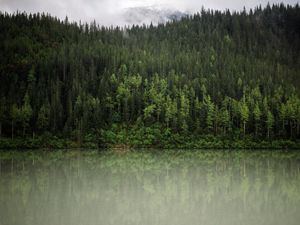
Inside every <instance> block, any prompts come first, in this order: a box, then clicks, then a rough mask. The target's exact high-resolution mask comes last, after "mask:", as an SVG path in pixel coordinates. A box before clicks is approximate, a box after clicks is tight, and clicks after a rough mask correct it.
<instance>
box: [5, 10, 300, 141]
mask: <svg viewBox="0 0 300 225" xmlns="http://www.w3.org/2000/svg"><path fill="white" fill-rule="evenodd" d="M299 94H300V8H299V5H295V6H285V5H283V4H281V5H273V6H270V5H268V6H267V7H266V8H263V9H262V8H261V7H258V8H256V9H253V10H250V11H249V12H246V11H245V10H244V11H242V12H230V11H224V12H221V11H211V10H204V9H202V11H201V12H199V13H198V14H195V15H193V16H188V17H185V18H183V19H181V20H180V21H172V22H168V23H166V24H160V25H158V26H153V25H148V26H133V27H125V28H120V27H101V26H98V25H97V24H96V22H95V23H92V24H78V23H74V22H69V21H68V19H67V18H66V19H65V20H64V21H60V20H59V19H57V18H54V17H51V16H50V15H45V14H33V15H31V14H26V13H16V14H13V15H10V14H7V13H4V12H2V13H1V14H0V101H1V103H0V132H1V133H0V135H1V136H2V137H6V138H16V137H28V138H29V137H32V136H33V134H34V135H35V136H41V135H43V134H45V133H47V134H52V135H56V136H59V137H65V138H72V139H74V140H79V141H81V140H82V139H84V137H86V136H88V135H89V136H92V137H93V138H98V139H99V140H108V139H109V138H111V139H114V138H117V136H118V132H119V131H121V130H122V135H123V136H126V132H127V131H129V130H131V129H135V130H139V131H140V132H142V133H144V135H145V136H144V137H142V138H145V139H146V136H147V135H150V134H151V129H156V132H161V133H164V134H166V135H169V136H172V135H180V134H183V135H192V136H193V137H197V136H199V137H200V136H203V135H215V136H218V137H219V136H220V137H223V138H224V137H227V138H238V139H243V138H245V137H251V138H253V139H259V140H270V139H276V138H280V139H297V138H300V98H299ZM142 136H143V135H142ZM125 139H126V138H125ZM120 140H121V139H120ZM134 141H135V140H132V142H134ZM156 141H159V140H156ZM151 143H152V142H149V143H148V144H151ZM146 144H147V143H146Z"/></svg>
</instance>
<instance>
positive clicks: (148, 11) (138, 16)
mask: <svg viewBox="0 0 300 225" xmlns="http://www.w3.org/2000/svg"><path fill="white" fill-rule="evenodd" d="M187 14H188V13H186V12H181V11H179V10H173V9H168V8H158V7H155V6H148V7H133V8H127V9H126V10H125V11H124V13H123V15H122V17H123V18H124V21H125V22H126V23H129V24H139V25H141V24H150V23H151V22H152V23H153V24H161V23H166V22H167V21H172V20H180V19H181V18H182V17H184V16H186V15H187Z"/></svg>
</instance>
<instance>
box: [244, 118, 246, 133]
mask: <svg viewBox="0 0 300 225" xmlns="http://www.w3.org/2000/svg"><path fill="white" fill-rule="evenodd" d="M245 136H246V121H244V137H245Z"/></svg>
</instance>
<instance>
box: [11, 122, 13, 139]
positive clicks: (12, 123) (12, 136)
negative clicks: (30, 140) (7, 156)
mask: <svg viewBox="0 0 300 225" xmlns="http://www.w3.org/2000/svg"><path fill="white" fill-rule="evenodd" d="M11 139H14V121H13V120H12V121H11Z"/></svg>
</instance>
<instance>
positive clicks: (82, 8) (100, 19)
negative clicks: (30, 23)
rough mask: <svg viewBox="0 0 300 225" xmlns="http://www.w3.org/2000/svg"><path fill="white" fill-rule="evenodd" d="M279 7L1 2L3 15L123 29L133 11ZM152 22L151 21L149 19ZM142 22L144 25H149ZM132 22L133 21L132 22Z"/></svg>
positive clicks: (205, 2)
mask: <svg viewBox="0 0 300 225" xmlns="http://www.w3.org/2000/svg"><path fill="white" fill-rule="evenodd" d="M268 2H270V4H273V3H280V2H282V1H276V0H275V1H272V0H271V1H268V0H250V1H245V0H244V1H240V0H184V1H183V0H64V1H61V0H0V10H1V11H2V12H9V13H14V12H16V11H26V12H27V13H36V12H46V13H50V14H51V15H52V16H57V17H59V18H61V19H64V18H65V17H66V16H68V18H69V19H70V20H71V21H83V22H90V21H93V20H96V21H97V23H99V24H101V25H124V24H128V23H129V22H128V19H127V18H126V16H124V14H126V12H127V10H132V9H133V8H141V7H142V8H143V7H150V8H151V9H153V8H154V9H155V10H166V9H167V10H173V11H178V12H183V13H194V12H197V11H200V10H201V7H202V6H204V7H205V8H206V9H208V8H210V9H219V10H224V9H230V10H232V11H233V10H242V9H243V7H246V9H250V8H254V7H255V6H258V5H260V4H261V5H262V6H265V5H266V4H267V3H268ZM296 3H299V1H298V0H288V1H284V4H291V5H294V4H296ZM150 20H151V19H150ZM150 20H149V19H148V20H145V21H146V23H147V22H149V21H150ZM131 22H134V21H131ZM140 22H143V21H140Z"/></svg>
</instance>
